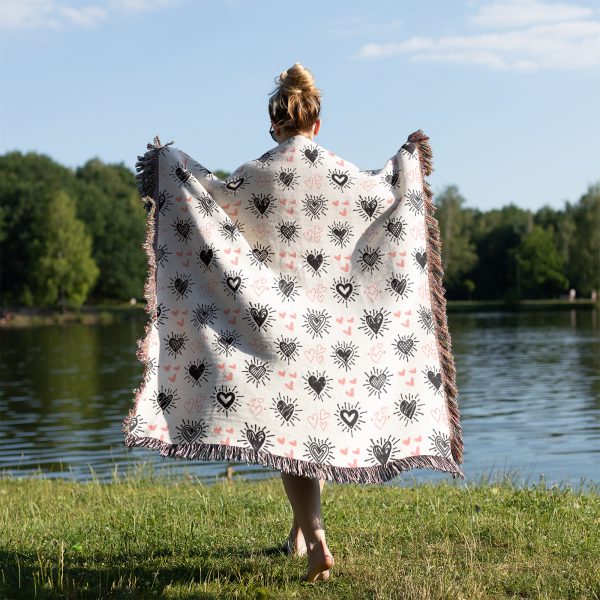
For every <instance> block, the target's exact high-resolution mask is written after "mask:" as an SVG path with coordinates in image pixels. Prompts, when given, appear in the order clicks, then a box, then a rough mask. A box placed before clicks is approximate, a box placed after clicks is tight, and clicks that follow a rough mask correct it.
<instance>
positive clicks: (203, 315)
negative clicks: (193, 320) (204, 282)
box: [197, 308, 212, 325]
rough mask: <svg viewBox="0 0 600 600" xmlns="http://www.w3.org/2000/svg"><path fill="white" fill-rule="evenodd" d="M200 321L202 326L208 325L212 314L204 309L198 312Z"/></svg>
mask: <svg viewBox="0 0 600 600" xmlns="http://www.w3.org/2000/svg"><path fill="white" fill-rule="evenodd" d="M197 315H198V321H200V325H206V324H207V323H208V321H209V320H210V317H211V315H212V312H211V311H210V310H207V309H206V308H202V309H200V310H199V311H198V313H197Z"/></svg>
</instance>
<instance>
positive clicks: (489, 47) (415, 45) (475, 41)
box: [355, 0, 600, 71]
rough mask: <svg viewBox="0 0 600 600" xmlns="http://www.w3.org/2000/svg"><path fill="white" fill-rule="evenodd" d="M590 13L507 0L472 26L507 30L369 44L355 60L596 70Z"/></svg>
mask: <svg viewBox="0 0 600 600" xmlns="http://www.w3.org/2000/svg"><path fill="white" fill-rule="evenodd" d="M590 14H592V13H591V10H589V9H587V8H582V7H577V6H574V5H573V6H571V5H566V4H549V3H545V2H542V1H540V0H505V1H503V2H495V3H493V4H488V5H484V6H482V7H481V9H480V11H479V13H478V14H476V15H474V16H473V17H471V19H470V22H471V23H473V24H474V25H476V26H479V27H488V28H500V29H501V28H506V27H510V28H511V29H510V30H508V31H496V32H487V33H473V34H468V35H451V36H441V37H421V36H414V37H411V38H408V39H406V40H404V41H400V42H390V43H383V44H381V43H371V44H366V45H364V46H362V47H361V48H360V50H359V51H358V53H357V54H356V55H355V57H357V58H364V59H376V58H382V57H386V56H397V55H405V56H407V57H408V60H409V62H442V63H455V64H470V65H481V66H485V67H488V68H491V69H496V70H516V71H536V70H540V69H561V70H571V69H587V68H593V67H597V66H600V20H599V19H587V20H586V19H583V18H582V17H584V16H589V15H590ZM516 27H521V28H520V29H517V28H516Z"/></svg>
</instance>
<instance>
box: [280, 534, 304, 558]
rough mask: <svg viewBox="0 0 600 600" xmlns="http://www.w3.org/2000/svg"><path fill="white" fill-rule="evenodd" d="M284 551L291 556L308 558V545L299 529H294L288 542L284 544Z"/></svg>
mask: <svg viewBox="0 0 600 600" xmlns="http://www.w3.org/2000/svg"><path fill="white" fill-rule="evenodd" d="M282 550H283V551H284V552H285V553H286V554H288V555H290V556H306V543H305V541H304V536H303V535H302V531H301V530H300V529H299V528H298V529H296V528H295V527H292V529H291V531H290V533H289V535H288V538H287V540H285V542H283V544H282Z"/></svg>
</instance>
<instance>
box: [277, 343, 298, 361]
mask: <svg viewBox="0 0 600 600" xmlns="http://www.w3.org/2000/svg"><path fill="white" fill-rule="evenodd" d="M279 348H280V349H281V351H282V352H283V354H284V356H286V357H287V358H289V357H290V356H292V354H294V352H296V344H295V343H294V342H279Z"/></svg>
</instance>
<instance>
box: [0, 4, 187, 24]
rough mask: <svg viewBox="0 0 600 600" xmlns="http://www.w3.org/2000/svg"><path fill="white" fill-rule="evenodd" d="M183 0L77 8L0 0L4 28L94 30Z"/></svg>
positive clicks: (0, 12)
mask: <svg viewBox="0 0 600 600" xmlns="http://www.w3.org/2000/svg"><path fill="white" fill-rule="evenodd" d="M178 1H180V0H104V1H101V2H97V3H90V4H86V5H84V6H79V5H78V6H74V5H72V4H69V3H68V2H66V1H64V0H0V29H62V28H63V27H65V26H75V27H85V28H92V27H95V26H96V25H98V24H99V23H101V22H102V21H104V20H106V19H107V18H109V17H110V16H111V15H113V14H115V13H127V12H129V13H135V12H143V11H148V10H154V9H157V8H162V7H164V6H169V5H172V4H174V3H175V2H178Z"/></svg>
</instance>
